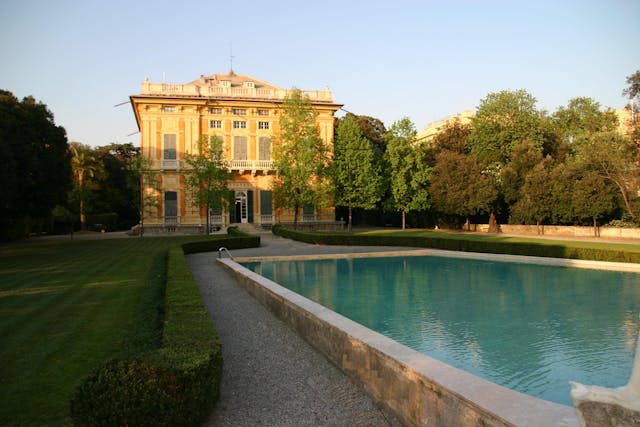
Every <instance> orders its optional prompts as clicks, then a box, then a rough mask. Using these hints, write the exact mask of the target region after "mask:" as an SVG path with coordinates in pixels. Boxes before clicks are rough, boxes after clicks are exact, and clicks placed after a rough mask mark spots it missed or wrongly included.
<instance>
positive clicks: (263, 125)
mask: <svg viewBox="0 0 640 427" xmlns="http://www.w3.org/2000/svg"><path fill="white" fill-rule="evenodd" d="M258 129H269V122H258Z"/></svg>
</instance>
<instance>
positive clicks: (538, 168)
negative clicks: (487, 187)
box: [511, 156, 554, 234]
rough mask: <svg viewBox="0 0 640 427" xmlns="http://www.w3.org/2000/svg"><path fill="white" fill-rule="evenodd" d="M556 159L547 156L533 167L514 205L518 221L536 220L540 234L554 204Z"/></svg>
mask: <svg viewBox="0 0 640 427" xmlns="http://www.w3.org/2000/svg"><path fill="white" fill-rule="evenodd" d="M553 167H554V161H553V159H552V158H551V157H550V156H547V157H545V158H544V159H542V161H540V162H538V163H537V164H536V165H535V166H534V167H533V169H531V170H530V171H529V172H528V173H527V175H526V177H525V179H524V184H523V185H522V189H521V191H520V197H519V199H518V201H517V202H516V203H515V204H514V205H513V206H512V209H511V215H512V218H513V219H514V220H515V221H516V222H525V223H529V222H535V223H536V225H537V226H538V234H541V231H540V225H541V224H542V223H544V222H547V221H549V220H550V219H551V216H552V214H553V206H554V195H553V186H552V185H551V181H552V170H553Z"/></svg>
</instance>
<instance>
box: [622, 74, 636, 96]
mask: <svg viewBox="0 0 640 427" xmlns="http://www.w3.org/2000/svg"><path fill="white" fill-rule="evenodd" d="M626 82H627V84H628V85H629V86H627V87H626V88H624V89H623V90H622V95H623V96H626V97H628V98H629V99H634V98H638V97H640V70H638V71H636V72H635V73H633V74H631V75H630V76H627V80H626Z"/></svg>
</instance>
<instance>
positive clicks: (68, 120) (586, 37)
mask: <svg viewBox="0 0 640 427" xmlns="http://www.w3.org/2000/svg"><path fill="white" fill-rule="evenodd" d="M639 43H640V0H601V1H588V0H586V1H568V0H567V1H563V0H552V1H548V0H537V1H526V2H525V1H515V0H513V1H507V0H505V1H497V0H493V1H492V0H486V1H481V0H477V1H472V0H457V1H455V0H454V1H444V0H441V1H427V0H423V1H420V0H415V1H408V0H395V1H377V0H362V1H349V0H342V1H334V0H327V1H319V0H314V1H313V2H308V1H300V0H291V1H283V0H269V1H253V0H244V1H238V2H233V1H190V0H184V1H181V2H176V1H172V2H169V1H120V0H115V1H105V0H101V1H94V0H77V1H72V0H56V1H48V0H42V1H36V0H1V1H0V58H2V59H3V61H2V65H1V66H0V88H1V89H5V90H9V91H11V92H13V93H14V94H15V95H16V96H17V97H18V98H22V97H24V96H27V95H33V96H34V97H35V98H36V99H38V100H40V101H42V102H44V103H45V104H47V105H48V106H49V108H50V109H51V110H52V112H53V113H54V115H55V120H56V123H57V124H59V125H62V126H64V127H65V129H66V130H67V134H68V137H69V139H70V140H73V141H80V142H82V143H85V144H89V145H92V146H98V145H105V144H108V143H110V142H121V143H123V142H133V143H135V144H136V145H138V144H139V136H138V135H133V136H127V135H128V134H130V133H132V132H135V131H137V127H136V124H135V120H134V117H133V113H132V111H131V108H130V106H128V105H125V106H121V107H118V108H114V105H115V104H118V103H120V102H124V101H127V100H128V97H129V95H132V94H137V93H139V92H140V84H141V83H142V81H143V79H144V78H145V77H149V78H150V79H151V81H154V82H159V81H162V78H163V74H164V75H165V76H166V80H167V81H168V82H175V83H186V82H189V81H192V80H195V79H197V78H198V77H199V76H200V75H201V74H206V75H208V74H213V73H220V72H228V71H229V48H230V44H233V55H234V56H235V58H234V62H233V68H234V71H235V72H236V73H240V74H249V75H252V76H254V77H256V78H259V79H262V80H266V81H268V82H271V83H273V84H275V85H277V86H281V87H284V88H291V87H293V86H295V87H299V88H301V89H324V88H325V87H327V86H329V87H330V88H331V90H332V91H333V96H334V100H335V101H336V102H339V103H343V104H345V107H344V108H345V109H347V110H349V111H351V112H354V113H356V114H365V115H370V116H374V117H378V118H380V119H381V120H382V121H383V122H384V123H385V124H386V125H387V127H389V126H390V125H391V124H392V123H393V122H394V121H395V120H398V119H400V118H402V117H404V116H407V117H409V118H410V119H411V120H412V121H413V123H414V124H415V125H416V128H417V129H418V130H420V129H422V128H424V126H425V125H426V124H428V123H429V122H432V121H435V120H439V119H442V118H444V117H447V116H449V115H452V114H456V113H458V112H461V111H462V110H464V109H468V108H475V107H476V106H477V105H478V104H479V102H480V100H482V99H483V98H484V97H485V96H486V95H487V94H488V93H490V92H496V91H500V90H504V89H510V90H515V89H526V90H527V91H529V92H530V93H531V94H532V95H533V96H535V97H536V98H537V100H538V107H539V108H541V109H546V110H549V111H554V110H555V109H557V108H558V107H559V106H561V105H566V104H567V102H568V100H569V99H571V98H574V97H578V96H587V97H591V98H594V99H595V100H596V101H598V102H599V103H600V104H602V105H603V106H605V107H611V108H622V107H623V106H624V105H625V103H626V100H625V99H624V98H623V97H622V95H621V92H622V89H623V88H624V87H625V78H626V76H628V75H630V74H632V73H633V72H635V71H636V70H639V69H640V44H639Z"/></svg>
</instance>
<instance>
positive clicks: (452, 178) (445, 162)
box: [429, 150, 498, 230]
mask: <svg viewBox="0 0 640 427" xmlns="http://www.w3.org/2000/svg"><path fill="white" fill-rule="evenodd" d="M429 193H430V194H431V200H432V203H433V207H434V208H435V209H436V210H437V211H439V212H441V213H443V214H447V215H461V216H463V217H465V218H466V229H467V230H469V225H470V221H469V217H471V216H474V215H478V214H482V213H490V212H491V210H492V206H493V204H494V203H495V200H496V199H497V197H498V191H497V188H496V186H495V185H494V184H493V178H492V177H490V176H489V175H488V174H487V173H485V171H484V167H483V165H482V164H481V163H479V162H478V161H477V160H476V159H475V158H474V157H472V156H469V155H466V154H462V153H457V152H454V151H448V150H444V151H442V152H441V153H439V154H438V155H437V156H436V165H435V167H434V169H433V174H432V176H431V184H430V186H429Z"/></svg>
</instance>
